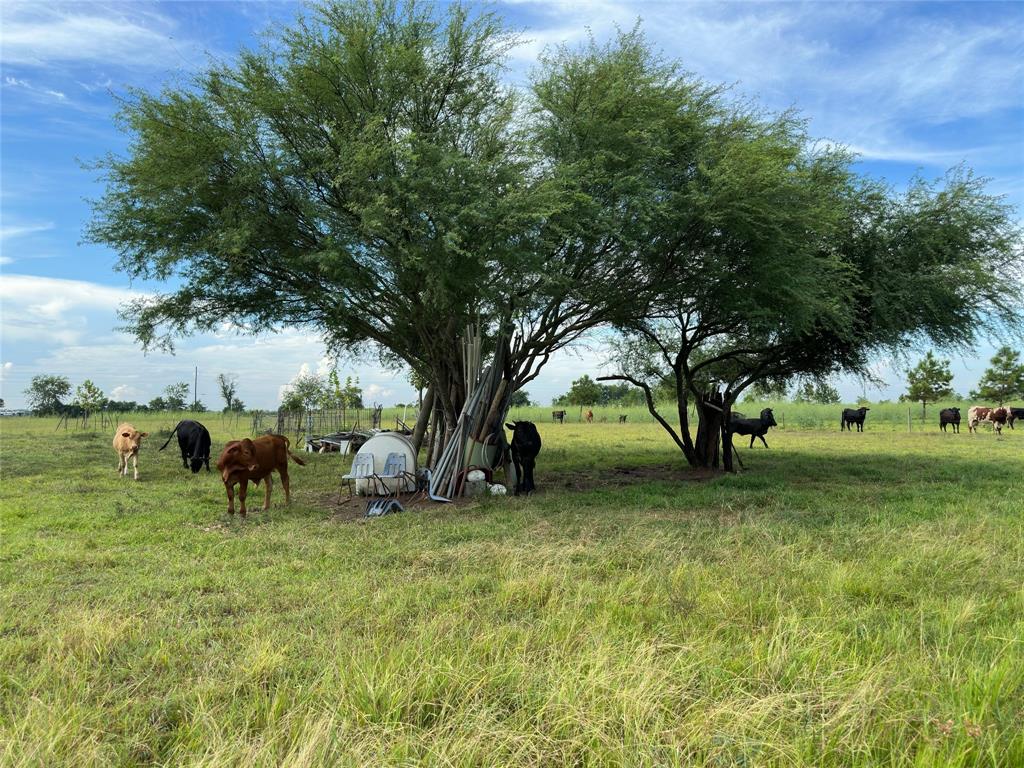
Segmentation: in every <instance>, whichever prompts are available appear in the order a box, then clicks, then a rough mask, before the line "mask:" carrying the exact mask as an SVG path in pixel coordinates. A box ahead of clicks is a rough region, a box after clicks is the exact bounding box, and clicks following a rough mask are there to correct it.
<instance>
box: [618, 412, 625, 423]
mask: <svg viewBox="0 0 1024 768" xmlns="http://www.w3.org/2000/svg"><path fill="white" fill-rule="evenodd" d="M626 417H627V414H625V413H622V414H619V424H625V423H626Z"/></svg>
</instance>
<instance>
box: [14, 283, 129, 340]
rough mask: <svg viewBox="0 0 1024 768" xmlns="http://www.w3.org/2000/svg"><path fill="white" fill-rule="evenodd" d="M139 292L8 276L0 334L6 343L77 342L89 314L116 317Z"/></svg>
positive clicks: (84, 332)
mask: <svg viewBox="0 0 1024 768" xmlns="http://www.w3.org/2000/svg"><path fill="white" fill-rule="evenodd" d="M139 295H141V294H139V293H138V292H135V291H130V290H127V289H125V288H117V287H114V286H107V285H98V284H96V283H88V282H84V281H81V280H62V279H60V278H54V277H38V276H35V275H10V274H8V275H4V279H3V281H2V282H0V302H2V303H3V308H4V311H3V315H2V318H0V336H2V338H3V340H4V343H12V342H38V343H41V344H59V345H70V344H77V343H78V342H79V341H80V340H81V339H82V338H84V337H85V335H86V334H87V332H88V323H87V318H86V314H87V313H89V312H95V311H96V310H101V311H104V312H109V314H110V316H111V318H113V315H114V314H115V312H116V310H117V307H118V306H120V305H121V304H123V303H124V302H125V301H127V300H128V299H130V298H132V297H135V296H139ZM113 324H114V323H111V325H113ZM104 330H105V331H109V328H107V329H104ZM92 335H93V336H95V335H96V334H95V330H93V332H92Z"/></svg>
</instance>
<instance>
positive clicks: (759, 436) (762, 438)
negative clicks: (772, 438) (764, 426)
mask: <svg viewBox="0 0 1024 768" xmlns="http://www.w3.org/2000/svg"><path fill="white" fill-rule="evenodd" d="M758 438H759V439H760V440H761V442H762V443H764V447H765V448H767V447H768V443H767V442H766V441H765V439H764V435H758Z"/></svg>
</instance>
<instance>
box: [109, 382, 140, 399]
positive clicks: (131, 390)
mask: <svg viewBox="0 0 1024 768" xmlns="http://www.w3.org/2000/svg"><path fill="white" fill-rule="evenodd" d="M107 397H109V398H110V399H111V400H135V401H138V400H139V399H140V398H143V397H144V395H143V394H142V392H141V391H140V390H139V389H138V388H136V387H133V386H131V385H129V384H118V385H117V386H116V387H114V388H113V389H111V390H110V391H109V392H108V393H107Z"/></svg>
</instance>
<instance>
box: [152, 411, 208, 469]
mask: <svg viewBox="0 0 1024 768" xmlns="http://www.w3.org/2000/svg"><path fill="white" fill-rule="evenodd" d="M175 432H177V433H178V447H179V448H181V463H182V464H183V465H184V466H185V469H191V470H192V472H193V473H196V472H198V471H199V470H200V468H201V467H202V466H203V465H204V464H205V465H206V471H207V472H209V471H210V442H211V441H210V431H209V430H208V429H207V428H206V427H204V426H203V425H202V424H200V423H199V422H198V421H191V420H189V419H185V420H184V421H179V422H178V426H176V427H175V428H174V429H173V430H172V431H171V434H170V436H169V437H168V438H167V442H166V443H164V444H163V445H162V446H160V450H161V451H162V450H163V449H164V448H166V447H167V444H168V443H170V442H171V438H172V437H174V433H175ZM190 464H191V467H190V466H189V465H190Z"/></svg>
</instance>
